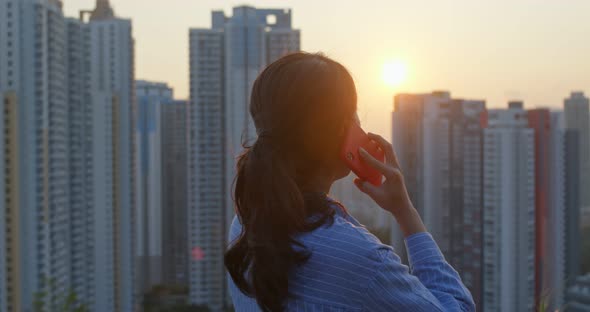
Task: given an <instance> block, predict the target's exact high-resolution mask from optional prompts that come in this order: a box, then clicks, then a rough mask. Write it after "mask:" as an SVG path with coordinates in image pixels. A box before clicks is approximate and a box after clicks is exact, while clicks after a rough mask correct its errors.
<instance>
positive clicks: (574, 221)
mask: <svg viewBox="0 0 590 312" xmlns="http://www.w3.org/2000/svg"><path fill="white" fill-rule="evenodd" d="M564 131H565V134H564V135H565V138H564V140H565V201H564V202H565V215H564V226H565V233H564V235H565V237H564V254H565V260H564V261H565V263H564V267H565V273H564V274H565V282H566V285H570V283H571V282H572V281H573V280H574V279H575V278H576V277H577V276H578V275H580V273H581V272H580V237H581V235H580V195H579V194H578V192H580V187H579V181H580V160H579V159H580V158H579V157H580V151H579V147H580V135H579V132H578V131H577V130H572V129H564Z"/></svg>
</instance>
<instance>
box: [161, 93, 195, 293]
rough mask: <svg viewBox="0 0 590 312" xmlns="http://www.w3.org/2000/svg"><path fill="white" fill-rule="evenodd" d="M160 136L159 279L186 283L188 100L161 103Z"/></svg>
mask: <svg viewBox="0 0 590 312" xmlns="http://www.w3.org/2000/svg"><path fill="white" fill-rule="evenodd" d="M160 109H161V113H162V118H161V120H162V122H161V125H162V126H161V129H162V133H161V138H162V165H161V166H162V211H163V214H162V254H164V255H166V256H165V257H163V258H162V282H163V283H164V284H167V285H188V261H189V254H190V251H189V248H188V240H187V234H188V228H187V225H188V211H187V191H188V189H187V182H188V181H187V177H188V174H187V169H188V168H187V165H188V162H187V155H188V150H187V146H188V140H187V135H188V128H187V126H188V115H187V111H188V103H187V101H170V102H166V103H163V104H162V106H161V108H160Z"/></svg>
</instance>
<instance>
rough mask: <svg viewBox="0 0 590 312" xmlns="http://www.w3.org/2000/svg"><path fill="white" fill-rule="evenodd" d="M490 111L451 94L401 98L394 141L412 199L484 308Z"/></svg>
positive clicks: (397, 239)
mask: <svg viewBox="0 0 590 312" xmlns="http://www.w3.org/2000/svg"><path fill="white" fill-rule="evenodd" d="M485 109H486V107H485V101H480V100H462V99H452V98H451V96H450V94H449V93H448V92H442V91H437V92H433V93H428V94H398V95H397V96H396V97H395V111H394V112H393V140H392V141H393V144H394V147H395V150H396V153H397V156H398V160H399V162H400V166H401V169H402V171H403V172H404V177H405V180H406V185H407V187H408V192H409V195H410V197H411V199H412V201H413V202H414V204H415V206H416V208H417V209H418V212H419V213H420V215H421V216H422V218H423V220H424V223H425V225H426V227H427V228H428V229H429V231H431V232H432V234H433V236H434V237H436V239H437V242H438V244H439V246H440V248H441V251H442V252H443V253H444V254H445V257H446V258H447V260H448V261H449V262H450V263H451V264H452V265H453V266H454V267H455V268H456V269H457V270H459V271H460V272H461V273H462V277H463V280H464V283H465V285H466V286H467V287H468V288H469V289H470V291H471V293H472V295H473V297H474V299H475V301H476V302H477V303H478V308H481V305H480V301H481V300H479V299H480V297H481V263H482V232H481V227H482V206H483V198H482V174H483V170H482V169H483V168H482V152H481V150H482V144H483V142H482V141H483V130H482V124H481V115H482V114H483V113H484V112H485ZM392 229H393V231H392V243H393V246H394V248H395V249H396V251H397V252H398V253H400V256H401V257H402V259H404V258H405V257H406V255H405V246H404V240H403V234H402V232H401V230H400V229H399V225H398V224H397V223H396V222H392ZM404 260H405V259H404Z"/></svg>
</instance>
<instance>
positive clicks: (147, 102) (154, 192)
mask: <svg viewBox="0 0 590 312" xmlns="http://www.w3.org/2000/svg"><path fill="white" fill-rule="evenodd" d="M135 93H136V96H137V128H136V131H137V132H136V137H137V141H136V150H137V164H138V170H137V178H136V180H137V184H136V188H137V189H136V203H137V212H136V216H137V222H136V225H137V227H136V229H137V233H136V235H137V247H138V248H137V260H136V261H137V268H138V270H139V272H141V275H140V278H141V280H140V281H138V282H139V283H140V285H139V287H140V288H141V289H142V291H143V292H146V291H148V290H150V289H151V288H152V287H153V286H155V285H158V284H161V283H162V269H163V267H162V226H163V223H162V218H163V216H164V214H163V210H162V187H163V183H162V155H163V154H162V153H163V150H162V121H161V120H162V113H161V109H162V106H163V104H164V103H168V102H170V101H172V89H171V88H170V87H168V86H167V85H166V84H164V83H157V82H149V81H144V80H139V81H136V83H135Z"/></svg>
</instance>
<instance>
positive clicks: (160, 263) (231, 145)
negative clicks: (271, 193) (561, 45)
mask: <svg viewBox="0 0 590 312" xmlns="http://www.w3.org/2000/svg"><path fill="white" fill-rule="evenodd" d="M64 1H65V4H66V5H67V4H68V3H69V2H70V0H0V68H1V69H4V70H0V99H1V103H0V104H1V106H2V109H0V129H2V131H0V142H1V143H0V150H1V151H2V152H1V153H0V250H1V251H2V255H6V256H5V257H0V277H2V278H0V311H4V310H6V311H19V312H20V311H25V312H31V311H37V310H40V311H44V310H52V311H53V310H56V311H57V310H60V311H61V310H69V308H66V307H65V305H66V304H68V301H70V300H71V301H72V302H70V304H73V305H80V306H84V307H86V308H88V310H89V311H125V312H126V311H135V310H141V309H146V311H151V310H152V308H153V309H157V308H158V307H160V308H164V307H166V306H172V305H174V306H175V307H176V306H185V305H195V306H201V307H208V308H209V309H211V310H212V311H227V310H231V309H232V305H233V303H232V298H231V297H230V292H229V291H228V286H229V285H230V284H231V283H230V282H228V281H229V280H228V279H227V275H226V273H227V270H226V268H225V266H224V251H225V250H226V248H227V247H228V243H229V241H228V238H229V236H233V234H231V235H229V233H228V232H229V229H230V228H232V231H233V230H234V229H235V224H234V225H232V220H234V216H235V210H234V209H235V203H234V201H233V196H232V194H233V191H234V189H233V188H234V185H233V183H232V181H233V179H234V177H235V176H236V157H237V156H238V155H240V154H241V152H242V151H243V148H244V145H243V144H244V143H245V144H248V143H251V142H254V141H255V140H257V132H258V131H259V130H260V127H264V125H260V124H258V123H257V124H256V125H257V126H258V127H259V128H258V129H256V127H255V125H254V123H253V121H252V118H251V116H250V113H249V112H250V109H249V99H250V93H251V92H252V86H253V84H254V81H255V80H256V79H257V77H258V75H259V73H260V71H261V70H262V69H263V68H264V67H265V66H266V65H268V64H270V63H272V62H273V61H275V60H276V59H278V58H280V57H281V56H283V55H285V54H288V53H290V52H295V51H298V50H299V49H300V47H301V46H302V40H303V39H304V38H306V37H307V36H308V34H309V35H310V37H312V38H317V35H318V33H319V34H325V33H327V32H329V30H330V27H326V28H325V29H324V28H321V27H320V28H317V27H311V26H309V27H308V26H305V27H304V26H301V24H298V23H294V17H297V16H300V15H299V14H301V15H302V16H306V13H305V12H306V11H305V10H306V9H305V8H304V7H303V8H301V7H300V8H299V10H300V11H302V12H299V11H296V9H293V8H294V7H298V6H297V5H295V3H291V6H289V5H281V6H280V7H279V6H274V5H268V4H262V3H258V4H257V5H256V6H250V5H242V4H240V5H236V6H234V7H233V8H230V9H229V10H228V8H225V7H223V8H220V9H219V10H218V9H210V8H207V9H206V10H207V14H209V15H210V18H208V19H207V20H208V22H209V24H207V25H206V26H204V25H199V26H198V27H190V28H186V29H184V30H183V31H182V33H184V37H183V42H184V43H185V44H186V46H183V47H182V48H183V49H185V50H186V51H187V52H188V54H189V55H190V57H187V58H186V59H182V58H178V59H175V60H174V62H176V61H182V62H184V63H185V64H184V66H185V67H187V68H188V69H189V72H188V73H187V74H186V77H185V78H188V81H187V84H188V83H190V84H189V85H188V87H189V90H190V97H189V98H188V99H187V100H176V99H175V98H177V97H175V96H174V95H176V94H177V92H176V90H175V87H178V86H177V85H176V84H175V83H174V82H173V79H171V78H170V76H168V75H167V74H166V73H160V74H158V75H161V76H158V77H155V76H154V77H149V78H146V77H144V76H142V75H141V74H137V72H149V71H150V69H149V68H148V67H149V66H146V65H145V64H144V63H142V61H139V62H136V59H137V55H144V56H145V55H148V54H149V53H153V52H157V51H158V50H149V49H148V50H149V51H146V49H147V48H146V47H145V46H142V45H141V44H139V45H138V43H137V42H138V41H136V38H138V37H137V35H136V34H137V33H140V34H141V33H143V30H138V28H141V29H143V28H142V27H143V26H142V24H141V22H140V23H139V24H140V26H139V27H136V22H135V16H134V15H133V13H132V12H129V14H128V13H127V12H124V11H120V10H118V4H119V3H114V9H113V8H112V7H111V3H113V2H117V1H120V0H116V1H113V0H92V3H89V4H88V7H86V8H85V10H84V11H82V12H81V13H80V15H78V14H77V13H72V12H70V11H68V10H66V11H65V12H64V11H63V7H62V4H63V2H64ZM73 1H74V0H72V2H73ZM83 1H87V0H83ZM83 1H82V0H80V1H77V2H76V5H78V4H80V3H82V2H83ZM128 1H129V2H131V3H135V4H137V2H136V0H128ZM175 1H177V0H171V2H170V3H171V8H170V11H169V12H174V10H175V8H176V7H175V6H174V3H175ZM253 2H262V1H253ZM212 3H213V2H211V1H208V0H204V1H203V4H202V5H203V6H206V5H209V4H211V5H212ZM300 3H301V2H300ZM393 3H394V4H396V3H397V2H396V1H394V2H393ZM151 5H152V4H146V6H145V7H139V6H138V7H137V9H138V12H140V11H142V10H145V9H149V8H150V7H151ZM323 5H326V4H325V3H323V2H322V3H318V6H317V7H315V8H316V9H320V8H321V7H322V6H323ZM348 5H349V4H346V3H345V4H342V6H343V8H342V9H343V10H346V9H347V8H348ZM186 6H190V5H188V4H187V5H186ZM475 6H477V5H475ZM475 6H471V8H473V7H475ZM517 6H519V5H517ZM153 7H155V5H154V6H153ZM411 7H414V5H411V4H408V7H407V9H409V8H411ZM435 7H436V6H435ZM93 8H94V9H93ZM589 8H590V6H589ZM430 9H433V7H430V8H429V10H428V12H426V11H425V16H424V17H432V14H434V13H432V12H430ZM569 9H571V8H569ZM409 10H410V9H409ZM410 11H411V10H410ZM307 12H309V10H308V11H307ZM381 14H383V12H375V16H374V18H375V20H377V22H376V23H377V24H378V23H380V22H382V21H379V20H378V17H379V16H381ZM445 14H446V13H445V11H444V10H443V11H442V12H441V14H440V15H441V16H443V17H444V16H445ZM507 14H508V15H510V14H512V13H507ZM535 14H538V12H536V13H535ZM343 15H344V16H347V13H343ZM533 15H534V14H533ZM195 16H200V15H195ZM330 16H331V15H324V21H325V20H326V19H327V18H330ZM358 16H359V18H361V17H364V16H365V13H364V11H359V12H358ZM441 16H438V15H437V16H436V18H432V20H429V21H428V22H424V24H425V25H427V24H428V23H431V22H433V21H436V20H438V19H439V18H441ZM306 18H311V17H306ZM306 18H303V17H302V19H301V20H302V21H304V20H306ZM315 18H316V17H313V19H315ZM338 18H342V17H341V16H340V15H339V17H338ZM406 18H408V19H410V18H411V16H409V17H408V16H407V17H406ZM140 20H141V18H140ZM361 20H362V19H359V21H361ZM533 20H534V18H533ZM152 23H153V21H152ZM199 23H200V17H199ZM371 23H373V21H372V22H371ZM153 24H155V25H156V26H161V25H165V23H161V24H158V23H153ZM326 24H330V23H326ZM558 24H559V23H558ZM352 25H353V26H355V25H356V26H359V24H358V23H352ZM383 25H389V24H388V23H387V21H385V22H384V24H383ZM412 25H414V24H408V25H407V26H408V27H411V26H412ZM348 26H349V25H345V27H344V25H343V28H342V32H346V31H347V29H348ZM365 26H366V25H365ZM365 26H362V27H361V26H359V27H358V28H359V29H357V30H355V31H359V32H361V31H363V29H364V28H363V27H365ZM162 27H168V26H162ZM424 27H426V26H424ZM445 27H446V26H445ZM445 27H442V28H443V29H444V28H445ZM308 28H309V29H308ZM412 31H415V29H414V30H412ZM354 34H355V32H349V33H348V34H347V35H349V37H350V38H353V35H354ZM383 34H384V33H381V35H383ZM369 35H370V36H373V35H375V34H374V33H371V34H369ZM377 35H379V34H377ZM569 35H571V34H568V35H566V37H567V36H569ZM139 37H140V38H141V35H140V36H139ZM143 38H146V37H143ZM150 38H152V39H154V38H155V39H158V38H159V36H158V35H154V36H150ZM384 38H385V37H384ZM310 40H311V41H312V42H313V39H310ZM359 40H364V39H359ZM387 40H389V39H386V40H385V41H387ZM139 41H140V42H141V39H139ZM338 42H339V39H336V40H334V42H332V41H330V40H325V43H326V44H328V45H333V44H335V43H336V44H337V43H338ZM350 42H352V41H350ZM462 42H464V45H463V46H465V47H467V46H469V45H470V44H473V43H474V42H471V41H462ZM544 42H545V44H547V43H548V42H549V41H548V40H545V41H544ZM551 43H552V44H555V43H556V42H551ZM161 44H162V45H163V46H167V47H168V49H167V50H166V51H164V52H159V55H160V57H156V58H152V59H151V60H152V61H154V60H155V62H157V61H159V60H162V61H163V62H162V63H165V62H166V61H167V60H168V59H170V58H171V57H173V54H169V53H168V52H169V51H176V50H178V49H177V47H176V46H173V45H167V44H166V42H165V41H162V42H161ZM385 44H386V43H385ZM408 44H409V45H410V46H412V45H414V43H408ZM355 45H356V42H355ZM574 46H575V45H574ZM574 46H572V45H570V46H568V48H570V49H571V48H573V47H574ZM303 47H304V48H305V46H303ZM441 47H443V50H445V49H444V46H441ZM353 49H358V48H357V47H355V48H353ZM582 51H585V50H582ZM326 52H328V55H329V56H331V57H334V58H335V59H336V60H339V61H342V62H343V63H345V65H347V64H346V62H347V60H346V58H341V57H339V56H336V55H333V54H331V53H330V52H329V51H326ZM341 52H342V53H345V54H346V53H348V52H350V50H347V49H344V48H343V49H342V51H341ZM445 53H446V52H445ZM474 53H480V54H477V55H478V57H484V56H485V54H481V52H474ZM575 53H579V51H577V52H575ZM443 54H444V53H443ZM162 56H163V57H162ZM437 57H440V56H437ZM140 59H141V57H140ZM374 61H379V62H380V61H381V59H379V58H376V59H370V58H359V60H355V63H354V64H357V65H358V64H359V63H362V62H367V63H371V62H374ZM411 62H412V61H408V60H396V59H388V60H384V61H383V62H382V63H380V66H381V69H383V72H382V73H381V75H376V76H375V77H372V76H371V77H372V78H375V79H376V80H375V86H376V83H377V81H378V83H380V84H381V85H380V87H375V88H376V89H379V88H381V89H382V90H381V89H379V90H381V91H383V90H388V91H387V92H389V97H388V98H387V99H386V100H384V101H383V104H387V107H385V106H383V107H381V106H380V105H382V104H381V102H380V101H379V104H378V105H375V107H367V106H363V104H362V103H363V101H364V100H365V99H366V98H363V95H362V94H363V92H364V91H363V90H365V91H366V90H367V89H363V88H366V87H367V86H368V85H367V84H366V82H367V81H369V80H359V75H357V74H355V69H354V68H351V70H352V71H353V75H354V76H355V77H356V78H357V85H358V86H359V90H360V93H361V97H360V101H361V104H360V107H359V115H360V117H361V120H362V121H364V123H363V128H364V129H365V130H368V131H375V128H377V132H381V133H383V134H384V136H385V137H387V138H388V139H389V137H390V136H391V137H392V138H393V140H392V141H391V142H392V145H393V148H394V150H395V151H396V154H397V156H398V157H397V158H398V159H397V162H398V163H399V166H400V170H401V171H402V172H403V175H404V181H405V185H406V187H407V191H408V194H409V197H410V199H411V201H412V203H413V204H414V205H415V207H416V210H417V212H418V213H419V214H420V216H421V218H422V219H423V222H424V224H425V227H426V228H427V230H428V232H429V233H431V234H432V236H433V237H434V238H435V239H436V242H437V245H438V246H439V248H440V250H441V251H442V253H443V254H444V258H445V259H446V261H448V263H449V264H450V265H451V266H452V267H453V268H454V269H455V270H456V271H457V272H458V273H459V274H460V276H461V279H462V282H463V284H464V286H465V287H466V288H468V289H469V290H470V291H471V293H472V297H473V299H474V300H475V302H476V304H477V309H478V310H484V311H496V310H499V309H502V310H503V311H504V310H506V311H521V310H531V309H533V307H534V308H541V307H542V306H546V307H547V309H549V310H556V309H557V308H563V307H565V306H568V305H569V304H570V303H575V301H576V300H581V301H585V302H587V303H590V297H588V298H585V297H584V295H583V294H582V292H583V291H581V290H580V289H582V288H583V287H585V286H584V285H586V284H587V283H588V280H587V279H586V278H584V277H582V276H580V274H582V273H587V274H588V275H587V276H588V277H590V244H589V243H590V241H588V237H590V236H589V234H588V233H590V196H588V195H587V190H588V188H589V187H590V99H588V97H587V96H586V95H585V94H588V93H589V92H588V90H584V89H583V88H581V89H580V90H579V91H578V90H576V88H574V87H571V88H570V87H568V88H567V90H566V91H564V92H561V90H556V89H550V90H549V89H548V90H545V91H544V92H545V93H544V94H545V95H546V94H551V97H552V98H559V100H558V101H556V103H555V104H554V106H553V107H551V110H550V109H547V108H536V107H543V106H542V105H534V104H535V103H532V104H533V105H528V106H525V104H524V103H526V102H527V100H526V98H524V99H517V100H513V99H512V98H507V99H506V100H502V102H501V103H489V99H487V98H486V97H485V95H484V93H483V92H482V94H477V92H479V91H481V90H479V89H477V88H473V89H469V88H468V87H473V84H471V83H472V81H471V80H470V79H469V78H467V77H463V78H462V79H463V80H464V81H465V82H466V86H465V88H467V90H468V91H467V92H464V91H465V90H466V89H460V88H455V87H454V86H453V85H452V84H451V85H445V84H437V83H438V82H433V81H434V80H432V79H431V80H428V79H427V80H426V82H430V83H433V84H436V85H434V86H433V87H430V86H426V85H422V86H421V87H420V89H419V90H416V91H413V90H414V89H412V88H414V87H415V86H413V85H412V83H413V82H415V80H414V79H415V78H416V77H413V76H412V75H414V73H413V72H412V68H413V67H412V66H413V65H412V63H411ZM160 65H161V64H160ZM455 65H456V64H455ZM354 66H356V65H354ZM457 66H459V67H460V70H459V68H458V69H457V71H456V74H457V75H459V76H461V71H464V70H465V68H463V67H464V66H465V65H457ZM144 67H145V68H146V69H145V71H144ZM574 67H575V66H574ZM575 68H576V69H580V68H583V67H575ZM365 69H366V68H365ZM589 69H590V68H589ZM467 70H469V68H467ZM173 71H174V66H170V68H169V72H173ZM589 72H590V71H589ZM357 73H358V72H357ZM484 74H485V73H484ZM504 74H505V75H504V76H502V77H501V79H502V83H507V84H510V83H512V84H513V85H514V86H518V83H517V82H515V80H514V79H512V78H514V77H512V76H511V74H510V73H504ZM176 75H178V72H176ZM559 75H561V74H559ZM559 75H556V77H558V76H559ZM363 77H364V76H363ZM430 78H432V77H430ZM430 78H429V79H430ZM570 78H572V77H570ZM573 78H575V77H573ZM578 78H579V77H578ZM363 79H364V78H363ZM453 79H454V78H453ZM504 80H505V81H504ZM577 81H582V82H583V81H585V80H584V79H578V80H577ZM535 82H538V80H537V81H536V80H530V81H529V82H528V83H529V84H531V85H532V84H535ZM386 84H389V87H386V86H385V85H386ZM544 84H545V82H539V83H538V84H537V85H536V87H538V86H541V87H542V86H543V85H544ZM394 85H395V86H396V87H395V88H393V87H392V86H394ZM182 88H183V87H180V89H182ZM498 88H501V85H498ZM398 89H399V90H398ZM430 90H432V91H430ZM443 90H445V91H443ZM446 90H448V91H446ZM381 91H379V92H381ZM402 91H403V92H402ZM451 91H452V92H453V93H451ZM584 91H586V93H584ZM383 92H385V91H383ZM455 92H458V93H459V95H460V96H459V97H457V95H456V94H455ZM182 97H183V96H182V92H181V96H180V97H178V98H182ZM364 103H366V102H364ZM506 103H507V104H506ZM529 104H531V103H529ZM292 107H296V108H297V107H299V106H298V105H294V106H292ZM378 107H380V108H379V109H377V108H378ZM371 108H375V109H376V110H373V111H372V113H371ZM367 109H369V110H367ZM375 112H378V115H379V118H380V119H383V120H387V123H385V124H383V129H380V126H379V122H378V121H373V120H377V119H375V118H376V117H375V116H373V117H371V115H372V114H373V113H375ZM257 122H258V120H257ZM333 161H335V162H336V161H338V160H337V159H333ZM354 177H355V175H354V174H351V175H349V176H348V177H346V178H345V179H342V180H340V181H338V182H337V183H334V184H333V185H332V188H331V190H330V195H329V196H331V197H332V198H335V199H336V200H338V201H340V202H342V203H343V205H344V206H345V207H346V208H347V211H348V212H350V213H351V214H352V215H354V216H355V217H356V218H358V219H359V220H360V221H361V222H362V223H363V224H365V226H366V227H367V229H369V230H370V231H371V232H372V233H373V234H375V235H376V236H377V237H378V238H379V239H381V240H382V242H383V243H384V244H389V245H392V246H393V247H394V249H395V252H396V254H397V255H399V257H400V258H401V261H402V262H404V263H408V255H407V254H406V250H405V247H404V246H405V242H404V239H403V238H404V235H403V234H402V233H401V228H400V227H399V226H398V225H397V223H396V222H395V221H394V220H393V217H392V216H389V213H388V212H387V211H385V210H381V209H380V208H379V207H378V206H379V205H378V204H377V203H376V202H374V201H373V200H371V199H370V197H368V196H366V194H363V193H362V192H360V191H358V190H357V189H356V188H357V187H356V186H355V184H354V183H353V178H354ZM299 187H300V191H301V192H302V193H305V192H306V190H307V189H304V188H301V186H299ZM361 209H362V211H361ZM235 220H238V219H235ZM242 220H243V219H242ZM270 221H271V222H272V221H274V219H270ZM365 221H366V222H365ZM245 226H246V227H247V226H248V223H247V222H246V223H245ZM580 230H582V231H583V233H582V232H581V231H580ZM409 248H410V251H411V249H412V248H411V247H409ZM313 252H315V251H314V250H312V253H313ZM411 257H412V258H413V255H411ZM410 272H411V273H412V269H410ZM412 274H413V273H412ZM414 275H415V274H414ZM589 285H590V284H589ZM568 287H569V289H568ZM578 292H579V293H580V294H581V295H580V294H578ZM234 295H235V293H234ZM72 298H73V299H72ZM234 299H235V297H234ZM38 305H41V307H38ZM581 309H582V310H583V311H587V310H588V309H590V307H588V306H586V308H581ZM568 311H570V310H569V308H568ZM571 311H576V310H571Z"/></svg>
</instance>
